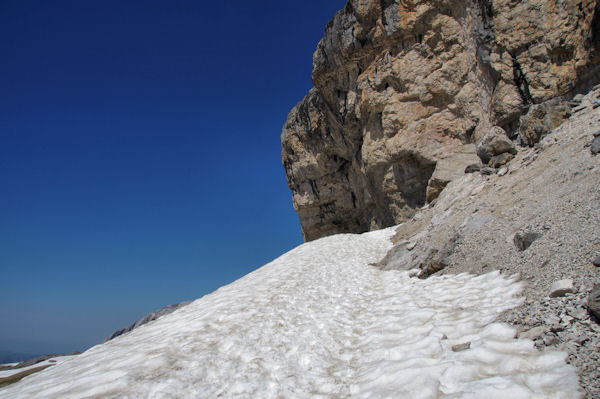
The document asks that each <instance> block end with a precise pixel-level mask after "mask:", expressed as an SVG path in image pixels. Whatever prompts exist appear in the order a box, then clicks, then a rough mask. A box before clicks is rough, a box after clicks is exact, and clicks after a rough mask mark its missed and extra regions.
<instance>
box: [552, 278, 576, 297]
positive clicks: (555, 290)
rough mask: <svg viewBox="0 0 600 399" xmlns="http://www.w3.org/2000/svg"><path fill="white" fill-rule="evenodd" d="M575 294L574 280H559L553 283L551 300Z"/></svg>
mask: <svg viewBox="0 0 600 399" xmlns="http://www.w3.org/2000/svg"><path fill="white" fill-rule="evenodd" d="M573 292H575V287H574V286H573V280H572V279H570V278H567V279H564V280H558V281H555V282H554V283H552V288H550V298H557V297H561V296H565V295H566V294H572V293H573Z"/></svg>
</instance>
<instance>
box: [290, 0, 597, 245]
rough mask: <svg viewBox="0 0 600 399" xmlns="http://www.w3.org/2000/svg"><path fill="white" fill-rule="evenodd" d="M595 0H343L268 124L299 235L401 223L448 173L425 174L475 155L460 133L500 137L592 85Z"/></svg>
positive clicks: (471, 139) (468, 137)
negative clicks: (279, 120)
mask: <svg viewBox="0 0 600 399" xmlns="http://www.w3.org/2000/svg"><path fill="white" fill-rule="evenodd" d="M598 8H599V7H598V6H597V4H596V1H591V0H587V1H586V0H584V1H570V0H565V1H559V0H555V1H551V0H529V1H511V0H495V1H494V0H470V1H462V0H461V1H458V0H445V1H441V0H421V1H419V0H400V1H391V0H380V1H371V0H350V1H349V2H348V3H347V5H346V7H345V8H344V9H343V10H341V11H340V12H338V13H337V14H336V15H335V17H334V18H333V19H332V20H331V22H329V24H328V25H327V28H326V30H325V35H324V37H323V39H322V40H321V42H320V43H319V45H318V47H317V50H316V51H315V54H314V58H313V75H312V78H313V82H314V85H315V88H314V89H312V90H311V91H310V92H309V94H308V95H307V96H306V97H305V98H304V100H302V101H301V102H300V103H299V104H298V105H297V106H296V107H295V108H294V109H293V110H292V111H291V112H290V114H289V116H288V119H287V121H286V123H285V126H284V128H283V133H282V147H283V152H282V153H283V164H284V166H285V170H286V173H287V178H288V183H289V186H290V188H291V190H292V192H293V201H294V207H295V209H296V210H297V212H298V214H299V217H300V222H301V225H302V229H303V233H304V237H305V239H306V240H313V239H316V238H319V237H322V236H325V235H330V234H335V233H341V232H362V231H367V230H372V229H375V228H381V227H386V226H390V225H393V224H397V223H399V222H402V221H403V220H405V219H407V218H408V217H410V216H412V215H413V213H414V212H415V209H416V208H418V207H421V206H422V205H424V204H425V203H426V201H428V200H429V201H430V200H433V199H435V194H436V193H439V192H440V191H441V190H442V189H443V187H444V185H445V184H447V182H448V181H449V180H440V179H439V178H437V177H435V178H434V179H432V176H434V174H435V176H453V175H456V174H457V173H458V172H462V170H464V167H465V166H466V165H468V164H469V163H472V162H475V161H477V157H476V155H475V152H474V151H473V152H471V150H470V149H471V148H472V147H473V146H469V147H467V148H465V147H464V146H465V144H474V143H477V141H478V140H479V139H481V138H482V137H483V136H484V135H485V134H486V133H487V132H488V131H489V130H490V129H491V128H492V127H494V126H500V127H502V128H503V129H504V130H505V131H506V132H507V133H508V134H509V135H510V136H513V135H514V134H515V133H516V132H517V130H518V124H519V117H520V116H521V115H523V114H524V113H526V112H527V110H528V108H529V106H530V105H532V104H537V103H542V102H544V101H546V100H549V99H551V98H554V97H556V96H559V95H564V96H566V97H569V96H571V95H573V94H574V93H576V92H578V91H579V90H583V89H587V88H589V87H588V86H590V85H593V84H594V83H596V82H597V81H598V76H597V75H598V73H597V72H598V68H597V65H598V61H599V60H600V57H599V56H598V55H599V52H598V47H600V46H599V39H598V36H600V33H599V32H600V23H599V22H598V20H600V18H598V17H597V16H598V15H599V14H600V11H599V10H598ZM456 154H460V156H459V157H457V156H456ZM448 158H451V159H452V161H448V160H447V159H448ZM457 159H460V160H461V161H456V160H457ZM440 161H443V162H440ZM449 165H450V167H451V168H453V169H452V170H446V169H447V168H448V167H449ZM442 168H443V169H444V170H438V169H442ZM448 179H450V177H448ZM432 193H433V195H432Z"/></svg>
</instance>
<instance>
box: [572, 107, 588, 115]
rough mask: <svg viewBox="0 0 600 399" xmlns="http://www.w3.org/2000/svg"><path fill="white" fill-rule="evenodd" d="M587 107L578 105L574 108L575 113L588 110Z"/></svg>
mask: <svg viewBox="0 0 600 399" xmlns="http://www.w3.org/2000/svg"><path fill="white" fill-rule="evenodd" d="M586 108H587V107H586V106H585V105H578V106H576V107H575V108H573V113H574V114H576V113H578V112H581V111H583V110H584V109H586Z"/></svg>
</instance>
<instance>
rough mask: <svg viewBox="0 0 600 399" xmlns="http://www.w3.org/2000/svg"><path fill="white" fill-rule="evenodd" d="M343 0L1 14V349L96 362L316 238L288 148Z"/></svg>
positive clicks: (8, 2) (134, 4)
mask: <svg viewBox="0 0 600 399" xmlns="http://www.w3.org/2000/svg"><path fill="white" fill-rule="evenodd" d="M344 4H345V1H342V0H337V1H327V2H323V1H319V0H310V1H303V2H298V1H281V0H278V1H266V0H263V1H254V2H248V1H237V0H236V1H227V2H212V1H211V2H209V1H174V2H173V1H154V0H151V1H130V0H119V1H110V0H109V1H106V0H103V1H63V0H56V1H51V2H50V1H35V0H26V1H22V0H3V1H1V2H0V52H1V54H2V62H0V92H1V93H2V95H0V108H1V109H2V112H0V303H1V306H0V350H12V351H17V352H29V353H49V352H66V351H73V350H82V349H85V348H87V347H89V346H91V345H94V344H96V343H99V342H100V341H101V340H102V339H103V338H104V337H105V336H107V335H108V334H110V333H111V332H112V331H113V330H115V329H119V328H122V327H125V326H126V325H128V324H130V323H131V322H133V321H135V320H136V319H137V318H139V317H141V316H143V315H145V314H147V313H148V312H150V311H152V310H155V309H157V308H160V307H162V306H164V305H167V304H170V303H177V302H180V301H183V300H192V299H196V298H199V297H201V296H202V295H204V294H207V293H210V292H212V291H213V290H215V289H216V288H218V287H219V286H221V285H223V284H227V283H229V282H231V281H233V280H235V279H237V278H239V277H241V276H243V275H245V274H247V273H248V272H250V271H252V270H254V269H255V268H257V267H259V266H261V265H262V264H264V263H266V262H268V261H269V260H271V259H273V258H275V257H277V256H279V255H281V254H282V253H284V252H286V251H288V250H289V249H291V248H293V247H295V246H296V245H298V244H300V243H301V242H302V235H301V231H300V226H299V223H298V218H297V216H296V214H295V212H294V210H293V207H292V201H291V192H290V191H289V189H288V187H287V184H286V181H285V174H284V170H283V167H282V165H281V155H280V153H281V147H280V141H279V135H280V132H281V127H282V125H283V123H284V121H285V118H286V116H287V113H288V112H289V110H290V109H291V108H292V107H293V106H294V105H295V104H296V103H297V102H298V101H300V100H301V99H302V97H303V96H304V95H305V94H306V93H307V92H308V90H309V89H310V87H311V86H312V83H311V81H310V71H311V66H312V53H313V52H314V50H315V48H316V45H317V43H318V41H319V39H320V38H321V37H322V34H323V31H324V28H325V25H326V23H327V22H328V21H329V19H330V18H331V17H332V16H333V15H334V14H335V12H336V11H337V10H339V9H341V8H342V7H343V6H344Z"/></svg>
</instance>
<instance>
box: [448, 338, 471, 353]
mask: <svg viewBox="0 0 600 399" xmlns="http://www.w3.org/2000/svg"><path fill="white" fill-rule="evenodd" d="M467 349H471V342H470V341H468V342H465V343H462V344H457V345H452V351H453V352H462V351H466V350H467Z"/></svg>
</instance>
